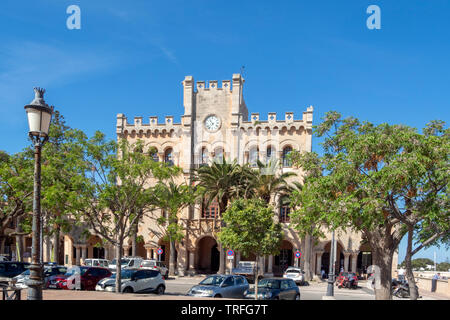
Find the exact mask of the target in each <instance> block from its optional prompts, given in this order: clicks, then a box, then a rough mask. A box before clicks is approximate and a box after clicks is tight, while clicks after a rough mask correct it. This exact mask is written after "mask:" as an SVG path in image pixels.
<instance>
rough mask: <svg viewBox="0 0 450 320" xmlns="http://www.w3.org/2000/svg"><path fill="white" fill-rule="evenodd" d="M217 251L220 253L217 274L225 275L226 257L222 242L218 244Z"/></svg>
mask: <svg viewBox="0 0 450 320" xmlns="http://www.w3.org/2000/svg"><path fill="white" fill-rule="evenodd" d="M217 250H218V251H219V271H217V273H218V274H224V273H225V257H224V254H223V248H222V244H221V243H220V242H218V243H217Z"/></svg>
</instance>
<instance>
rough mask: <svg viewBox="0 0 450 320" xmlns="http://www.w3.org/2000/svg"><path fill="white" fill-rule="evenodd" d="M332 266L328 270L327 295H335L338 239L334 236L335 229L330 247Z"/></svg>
mask: <svg viewBox="0 0 450 320" xmlns="http://www.w3.org/2000/svg"><path fill="white" fill-rule="evenodd" d="M330 249H331V250H330V251H331V252H330V268H329V271H328V286H327V296H328V297H332V296H334V277H335V263H336V262H335V260H336V239H335V237H334V230H333V234H332V236H331V248H330Z"/></svg>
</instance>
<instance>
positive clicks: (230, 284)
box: [220, 276, 235, 298]
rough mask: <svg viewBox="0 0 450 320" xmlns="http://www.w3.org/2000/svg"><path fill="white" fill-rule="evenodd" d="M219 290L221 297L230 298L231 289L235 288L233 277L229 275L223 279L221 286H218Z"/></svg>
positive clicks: (231, 295)
mask: <svg viewBox="0 0 450 320" xmlns="http://www.w3.org/2000/svg"><path fill="white" fill-rule="evenodd" d="M220 289H221V290H220V291H221V292H220V294H221V296H222V297H223V298H232V297H233V290H234V289H235V285H234V277H233V276H229V277H227V278H226V279H225V281H224V282H223V283H222V284H221V288H220Z"/></svg>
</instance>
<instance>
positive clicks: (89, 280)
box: [84, 268, 99, 290]
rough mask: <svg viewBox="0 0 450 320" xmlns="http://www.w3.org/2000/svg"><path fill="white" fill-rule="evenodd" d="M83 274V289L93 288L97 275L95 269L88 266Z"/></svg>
mask: <svg viewBox="0 0 450 320" xmlns="http://www.w3.org/2000/svg"><path fill="white" fill-rule="evenodd" d="M84 275H85V276H84V289H85V290H91V289H93V288H95V285H96V284H97V281H98V280H97V279H98V276H99V274H98V271H97V269H96V268H89V269H88V270H87V271H86V273H85V274H84Z"/></svg>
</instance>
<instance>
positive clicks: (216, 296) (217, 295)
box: [214, 294, 222, 298]
mask: <svg viewBox="0 0 450 320" xmlns="http://www.w3.org/2000/svg"><path fill="white" fill-rule="evenodd" d="M214 298H222V296H221V295H220V294H216V295H215V296H214Z"/></svg>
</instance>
